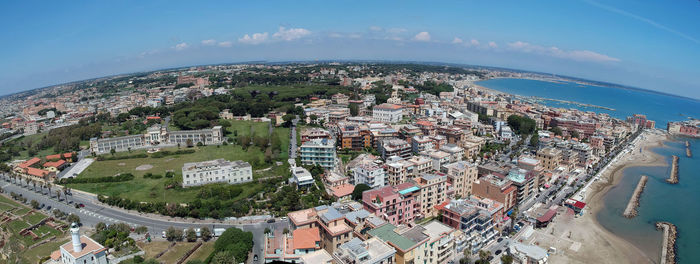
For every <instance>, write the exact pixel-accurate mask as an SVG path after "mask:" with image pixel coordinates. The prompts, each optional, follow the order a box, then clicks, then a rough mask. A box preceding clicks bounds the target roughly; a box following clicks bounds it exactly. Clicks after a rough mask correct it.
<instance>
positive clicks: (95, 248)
mask: <svg viewBox="0 0 700 264" xmlns="http://www.w3.org/2000/svg"><path fill="white" fill-rule="evenodd" d="M80 243H81V244H82V246H83V250H81V251H80V252H74V251H73V244H72V242H71V241H68V242H66V243H65V244H63V245H62V246H61V248H63V249H64V250H65V251H66V252H68V254H71V255H72V256H73V257H74V258H79V257H82V256H84V255H87V254H90V253H92V254H95V253H98V252H100V251H102V250H106V248H105V247H103V246H102V245H100V244H98V243H97V242H95V240H92V238H89V237H88V236H85V235H83V236H80Z"/></svg>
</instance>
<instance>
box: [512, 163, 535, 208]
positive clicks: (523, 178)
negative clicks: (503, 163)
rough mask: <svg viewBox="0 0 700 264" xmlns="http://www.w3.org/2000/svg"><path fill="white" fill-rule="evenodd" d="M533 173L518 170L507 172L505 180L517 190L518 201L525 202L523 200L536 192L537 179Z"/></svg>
mask: <svg viewBox="0 0 700 264" xmlns="http://www.w3.org/2000/svg"><path fill="white" fill-rule="evenodd" d="M535 173H536V172H535V171H527V170H524V169H520V168H514V169H512V170H510V171H509V172H508V176H506V179H508V180H509V181H511V182H512V183H513V185H514V186H515V187H517V188H518V195H517V197H518V198H517V199H518V201H525V199H527V198H528V197H530V196H531V195H534V194H535V193H537V192H538V189H537V188H538V186H539V182H538V180H539V178H538V175H536V174H535Z"/></svg>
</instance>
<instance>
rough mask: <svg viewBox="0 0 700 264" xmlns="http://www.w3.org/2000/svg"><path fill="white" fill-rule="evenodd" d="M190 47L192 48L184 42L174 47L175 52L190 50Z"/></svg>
mask: <svg viewBox="0 0 700 264" xmlns="http://www.w3.org/2000/svg"><path fill="white" fill-rule="evenodd" d="M189 47H190V45H189V44H187V43H186V42H182V43H178V44H177V45H175V47H173V48H174V49H175V50H184V49H186V48H189Z"/></svg>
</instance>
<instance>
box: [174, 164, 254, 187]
mask: <svg viewBox="0 0 700 264" xmlns="http://www.w3.org/2000/svg"><path fill="white" fill-rule="evenodd" d="M252 180H253V169H252V167H251V166H250V164H248V162H245V161H242V160H237V161H227V160H224V159H217V160H210V161H202V162H189V163H185V164H184V165H183V166H182V187H185V188H186V187H191V186H199V185H204V184H210V183H228V184H239V183H245V182H250V181H252Z"/></svg>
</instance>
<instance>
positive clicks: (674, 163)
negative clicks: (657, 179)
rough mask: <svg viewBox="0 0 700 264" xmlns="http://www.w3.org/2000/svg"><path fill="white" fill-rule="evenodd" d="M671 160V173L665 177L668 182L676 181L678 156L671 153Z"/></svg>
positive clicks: (674, 182)
mask: <svg viewBox="0 0 700 264" xmlns="http://www.w3.org/2000/svg"><path fill="white" fill-rule="evenodd" d="M672 157H673V161H672V162H671V175H670V176H669V177H668V179H666V182H668V183H670V184H676V183H678V156H676V155H673V156H672Z"/></svg>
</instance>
